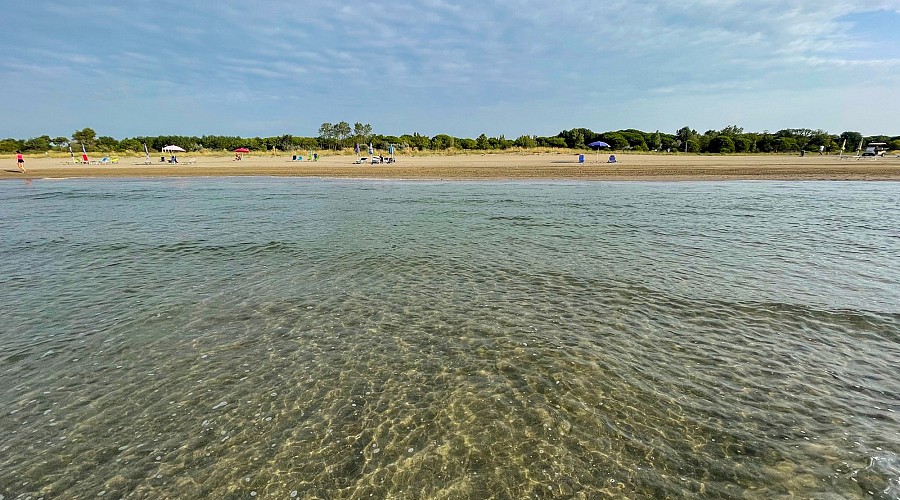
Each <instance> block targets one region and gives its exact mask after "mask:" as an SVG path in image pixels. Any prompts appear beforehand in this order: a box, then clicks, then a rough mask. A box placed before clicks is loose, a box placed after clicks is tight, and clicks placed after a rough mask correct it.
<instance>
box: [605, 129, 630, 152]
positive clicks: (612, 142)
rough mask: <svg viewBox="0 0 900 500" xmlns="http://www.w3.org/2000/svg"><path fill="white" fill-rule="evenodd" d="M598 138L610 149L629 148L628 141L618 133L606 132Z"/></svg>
mask: <svg viewBox="0 0 900 500" xmlns="http://www.w3.org/2000/svg"><path fill="white" fill-rule="evenodd" d="M600 137H601V138H602V140H603V142H605V143H607V144H609V147H610V149H625V148H627V147H628V146H629V144H628V140H627V139H625V137H624V136H623V135H622V134H620V133H619V132H606V133H605V134H603V135H601V136H600Z"/></svg>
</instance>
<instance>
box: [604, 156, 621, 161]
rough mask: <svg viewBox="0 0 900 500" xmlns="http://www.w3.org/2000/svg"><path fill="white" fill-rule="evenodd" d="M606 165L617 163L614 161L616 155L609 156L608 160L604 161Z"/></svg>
mask: <svg viewBox="0 0 900 500" xmlns="http://www.w3.org/2000/svg"><path fill="white" fill-rule="evenodd" d="M606 163H619V162H618V161H616V155H609V159H608V160H606Z"/></svg>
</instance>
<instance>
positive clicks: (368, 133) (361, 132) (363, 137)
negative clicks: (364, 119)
mask: <svg viewBox="0 0 900 500" xmlns="http://www.w3.org/2000/svg"><path fill="white" fill-rule="evenodd" d="M371 138H372V126H371V125H369V124H368V123H366V124H365V125H363V124H362V123H359V122H356V123H354V124H353V139H354V140H355V141H356V142H362V143H366V142H369V140H371Z"/></svg>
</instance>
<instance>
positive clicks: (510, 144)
mask: <svg viewBox="0 0 900 500" xmlns="http://www.w3.org/2000/svg"><path fill="white" fill-rule="evenodd" d="M595 141H603V142H606V143H607V144H609V145H610V149H612V150H615V151H659V152H687V153H720V154H721V153H787V152H799V151H810V152H815V151H818V150H819V148H820V147H822V148H823V149H824V150H825V151H827V152H834V151H838V150H839V149H841V148H842V147H844V148H846V150H847V151H855V150H856V149H857V148H858V147H859V145H860V143H862V144H863V145H865V144H866V143H869V142H884V143H887V144H888V147H889V148H890V149H893V150H900V136H893V137H891V136H886V135H875V136H866V137H863V135H862V134H860V133H859V132H852V131H847V132H843V133H841V134H839V135H835V134H831V133H828V132H826V131H824V130H812V129H784V130H779V131H777V132H769V131H763V132H744V129H743V128H741V127H738V126H737V125H730V126H727V127H725V128H723V129H722V130H707V131H706V132H704V133H702V134H701V133H698V132H697V131H696V130H693V129H691V128H690V127H687V126H686V127H682V128H680V129H679V130H677V131H675V133H674V134H669V133H665V132H660V131H659V130H657V131H655V132H644V131H641V130H636V129H625V130H616V131H608V132H594V131H592V130H590V129H587V128H574V129H571V130H563V131H562V132H560V133H559V134H557V135H555V136H551V137H541V136H535V135H532V136H529V135H522V136H520V137H518V138H516V139H507V138H506V137H504V136H503V135H502V134H501V135H500V136H498V137H488V136H487V135H486V134H481V135H479V136H478V137H476V138H474V139H472V138H466V137H453V136H451V135H447V134H438V135H436V136H434V137H428V136H425V135H420V134H418V133H413V134H404V135H400V136H393V135H382V134H376V133H374V131H373V129H372V126H371V125H369V124H362V123H358V122H357V123H355V124H354V125H353V126H351V125H350V124H349V123H348V122H343V121H342V122H338V123H334V124H332V123H328V122H326V123H323V124H322V126H321V127H319V135H318V136H317V137H300V136H294V135H290V134H285V135H280V136H274V137H238V136H220V135H204V136H199V137H198V136H181V135H161V136H152V137H151V136H138V137H129V138H125V139H115V138H113V137H109V136H99V137H98V136H97V133H96V132H95V131H94V130H93V129H91V128H84V129H82V130H76V131H75V132H73V133H72V136H71V137H50V136H49V135H42V136H40V137H32V138H30V139H12V138H8V139H2V140H0V153H12V152H15V151H22V152H25V153H46V152H53V151H57V152H60V151H68V150H69V149H72V150H73V151H80V150H81V149H85V150H87V151H92V152H98V151H99V152H109V153H143V151H144V147H145V146H146V148H147V150H148V151H150V152H153V153H156V152H159V151H162V148H163V147H165V146H169V145H174V146H180V147H182V148H184V149H185V150H186V151H189V152H202V151H233V150H234V149H237V148H248V149H250V150H255V151H260V150H273V149H274V150H279V151H297V150H300V151H304V150H313V149H314V150H326V149H330V150H336V151H337V150H342V149H347V148H353V147H354V146H355V145H356V144H360V145H365V146H368V145H369V144H371V145H372V146H373V147H374V148H376V149H380V150H386V149H388V147H389V146H391V145H393V146H394V147H396V148H399V149H401V150H412V151H447V150H476V151H490V150H508V149H514V148H522V149H530V148H560V149H576V150H580V149H588V146H587V145H588V144H590V143H592V142H595Z"/></svg>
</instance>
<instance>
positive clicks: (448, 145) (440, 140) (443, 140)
mask: <svg viewBox="0 0 900 500" xmlns="http://www.w3.org/2000/svg"><path fill="white" fill-rule="evenodd" d="M455 145H456V139H454V138H453V137H451V136H449V135H447V134H438V135H436V136H434V137H432V138H431V148H432V149H437V150H443V149H452V148H453V147H454V146H455Z"/></svg>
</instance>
